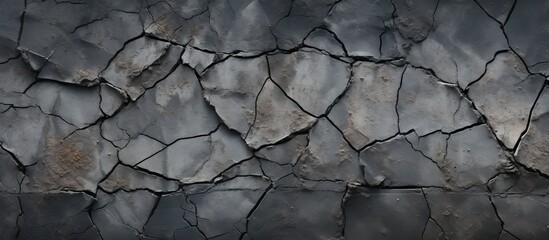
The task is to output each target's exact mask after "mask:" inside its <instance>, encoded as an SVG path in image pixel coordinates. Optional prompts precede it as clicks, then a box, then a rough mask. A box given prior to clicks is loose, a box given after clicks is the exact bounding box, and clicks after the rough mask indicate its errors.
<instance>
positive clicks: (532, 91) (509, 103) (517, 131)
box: [468, 52, 545, 149]
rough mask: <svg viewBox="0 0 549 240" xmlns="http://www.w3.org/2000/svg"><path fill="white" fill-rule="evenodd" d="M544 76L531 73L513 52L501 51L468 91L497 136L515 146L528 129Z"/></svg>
mask: <svg viewBox="0 0 549 240" xmlns="http://www.w3.org/2000/svg"><path fill="white" fill-rule="evenodd" d="M544 82H545V79H544V78H543V77H541V76H538V75H530V74H529V73H528V70H527V69H526V66H524V64H523V63H522V61H521V60H520V58H519V57H518V56H516V55H515V54H513V53H511V52H505V53H501V54H498V55H497V56H496V58H495V60H494V61H493V62H491V63H489V64H488V67H487V69H486V73H485V74H484V75H483V76H482V78H480V80H479V81H478V82H475V83H474V84H473V85H471V87H470V89H469V93H468V95H469V96H470V97H471V99H472V100H473V102H474V103H475V105H476V106H477V109H478V110H479V111H480V112H481V113H482V114H483V115H484V116H485V117H486V119H487V120H488V123H489V124H490V126H492V128H493V129H494V133H495V134H496V137H498V139H500V140H501V141H502V142H503V143H504V144H505V146H506V147H507V148H509V149H513V148H514V147H515V145H516V144H517V142H518V140H519V138H520V137H521V135H522V133H523V132H524V130H525V129H526V126H527V124H528V120H529V114H530V110H531V109H532V107H533V106H534V102H535V100H536V98H537V96H538V94H539V91H540V89H541V87H542V86H543V84H544Z"/></svg>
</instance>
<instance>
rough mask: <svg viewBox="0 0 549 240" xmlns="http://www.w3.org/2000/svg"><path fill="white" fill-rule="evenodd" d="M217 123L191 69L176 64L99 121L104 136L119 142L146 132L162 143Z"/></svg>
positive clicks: (209, 128)
mask: <svg viewBox="0 0 549 240" xmlns="http://www.w3.org/2000/svg"><path fill="white" fill-rule="evenodd" d="M218 125H219V120H218V118H217V115H216V114H215V112H214V110H213V109H212V108H211V107H210V106H209V105H208V104H207V103H206V101H205V100H204V99H203V98H202V89H201V88H200V84H199V82H198V79H197V78H196V76H195V74H194V72H193V71H192V70H191V69H190V68H188V67H185V66H181V65H180V66H179V67H178V68H177V69H175V71H174V72H173V73H171V74H170V75H169V76H168V77H167V78H166V79H164V80H163V81H161V82H160V83H158V84H157V85H156V87H155V88H153V89H151V90H149V91H147V92H146V93H145V94H144V95H143V96H142V97H140V98H139V99H138V100H137V101H136V102H135V103H130V104H129V105H128V106H126V107H125V108H124V109H122V110H121V111H120V112H119V113H118V114H116V115H115V116H114V117H112V118H109V119H107V120H105V122H104V123H103V124H102V129H103V136H104V137H105V138H106V139H108V140H110V141H120V142H119V143H118V144H117V145H119V146H124V145H125V144H126V143H127V141H128V140H129V138H135V137H137V136H138V135H139V134H145V135H147V136H150V137H152V138H154V139H156V140H159V141H161V142H162V143H165V144H168V143H172V142H174V141H175V140H177V139H181V138H188V137H193V136H198V135H204V134H208V133H210V132H211V131H213V130H215V129H216V128H217V126H218Z"/></svg>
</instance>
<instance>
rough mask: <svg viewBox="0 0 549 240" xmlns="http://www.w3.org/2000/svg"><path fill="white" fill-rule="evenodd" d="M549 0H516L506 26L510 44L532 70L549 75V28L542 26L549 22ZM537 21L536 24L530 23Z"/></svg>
mask: <svg viewBox="0 0 549 240" xmlns="http://www.w3.org/2000/svg"><path fill="white" fill-rule="evenodd" d="M547 10H549V2H547V1H516V5H515V7H514V9H513V11H512V12H511V16H509V20H508V22H507V24H506V25H505V27H504V30H505V33H506V34H507V36H508V37H509V45H510V46H511V48H512V49H513V50H515V51H516V52H517V53H518V54H519V56H520V57H521V58H522V59H523V60H524V62H525V63H526V65H527V66H528V68H529V70H530V71H531V72H537V73H542V74H544V75H549V47H548V46H547V44H545V39H547V38H549V29H547V28H540V27H539V26H546V25H547V24H548V23H549V15H547ZM528 23H535V24H528Z"/></svg>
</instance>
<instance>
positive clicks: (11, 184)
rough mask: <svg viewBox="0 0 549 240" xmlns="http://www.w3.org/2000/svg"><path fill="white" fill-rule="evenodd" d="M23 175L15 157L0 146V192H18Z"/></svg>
mask: <svg viewBox="0 0 549 240" xmlns="http://www.w3.org/2000/svg"><path fill="white" fill-rule="evenodd" d="M24 176H25V175H24V174H23V173H22V172H21V171H20V168H19V167H18V163H17V161H16V159H14V158H13V157H12V156H11V155H10V153H9V152H7V151H5V150H4V149H1V148H0V192H3V193H17V192H19V187H20V185H19V183H20V182H21V181H22V180H23V177H24ZM0 231H1V230H0Z"/></svg>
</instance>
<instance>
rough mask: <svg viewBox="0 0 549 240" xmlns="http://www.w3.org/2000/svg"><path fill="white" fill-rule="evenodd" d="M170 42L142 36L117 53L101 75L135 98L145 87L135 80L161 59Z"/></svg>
mask: <svg viewBox="0 0 549 240" xmlns="http://www.w3.org/2000/svg"><path fill="white" fill-rule="evenodd" d="M169 45H170V44H169V43H167V42H163V41H158V40H154V39H151V38H147V37H142V38H139V39H137V40H134V41H131V42H130V43H128V44H127V45H125V46H124V49H122V51H121V52H120V53H118V54H117V55H116V57H115V58H114V59H113V60H112V61H111V62H110V64H109V66H108V67H107V68H106V69H105V70H104V71H103V72H102V73H101V77H102V78H104V79H105V80H106V81H107V82H109V83H111V84H112V85H114V86H115V87H117V88H119V89H122V90H124V92H126V93H127V94H128V95H129V96H130V97H131V98H132V99H133V100H135V99H137V97H139V96H140V95H141V94H142V93H143V92H144V91H145V89H144V88H143V86H142V85H141V82H134V81H133V80H134V78H135V77H137V76H139V75H140V74H141V73H142V72H143V71H144V70H145V69H146V68H147V67H149V66H150V65H152V64H153V63H154V62H155V61H157V60H158V59H160V57H162V56H163V55H164V54H165V53H166V49H167V48H168V46H169Z"/></svg>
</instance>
